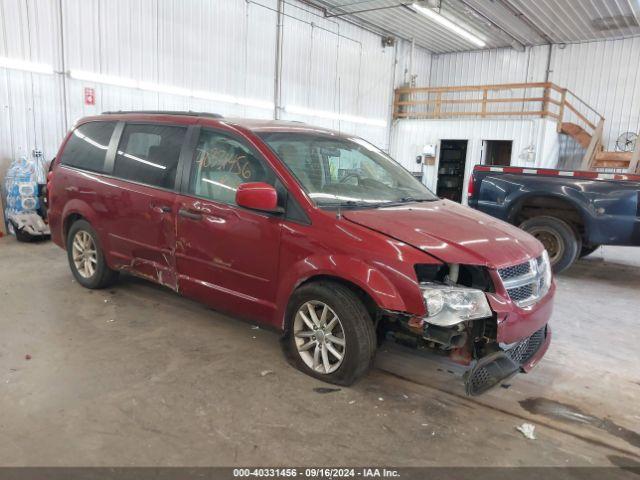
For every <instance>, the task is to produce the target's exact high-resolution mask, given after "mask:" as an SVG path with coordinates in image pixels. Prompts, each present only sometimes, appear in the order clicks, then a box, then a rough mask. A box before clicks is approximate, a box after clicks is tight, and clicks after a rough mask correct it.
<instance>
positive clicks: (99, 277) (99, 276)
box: [67, 220, 118, 288]
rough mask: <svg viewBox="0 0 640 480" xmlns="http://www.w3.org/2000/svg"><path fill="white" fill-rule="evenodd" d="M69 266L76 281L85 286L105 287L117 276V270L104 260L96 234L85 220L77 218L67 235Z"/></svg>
mask: <svg viewBox="0 0 640 480" xmlns="http://www.w3.org/2000/svg"><path fill="white" fill-rule="evenodd" d="M67 256H68V257H69V267H71V272H72V273H73V276H74V277H75V278H76V280H77V281H78V283H79V284H80V285H82V286H83V287H86V288H105V287H108V286H109V285H111V284H112V283H113V282H115V281H116V279H117V278H118V272H117V271H115V270H112V269H110V268H109V266H108V265H107V263H106V262H105V259H104V255H103V253H102V249H101V248H100V241H99V240H98V235H97V234H96V232H95V230H94V229H93V227H92V226H91V224H90V223H89V222H87V221H86V220H78V221H76V222H74V223H73V224H72V225H71V228H69V234H68V235H67Z"/></svg>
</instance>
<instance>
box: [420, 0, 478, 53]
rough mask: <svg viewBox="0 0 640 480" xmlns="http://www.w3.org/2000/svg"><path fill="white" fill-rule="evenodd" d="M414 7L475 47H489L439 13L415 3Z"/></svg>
mask: <svg viewBox="0 0 640 480" xmlns="http://www.w3.org/2000/svg"><path fill="white" fill-rule="evenodd" d="M412 7H413V8H414V9H415V10H416V12H418V13H421V14H422V15H424V16H425V17H427V18H429V19H431V20H433V21H434V22H436V23H439V24H440V25H442V26H443V27H445V28H447V29H449V30H451V31H452V32H453V33H457V34H458V35H459V36H461V37H462V38H464V39H465V40H468V41H469V42H471V43H473V44H474V45H476V46H478V47H480V48H482V47H485V46H486V45H487V44H486V42H485V41H484V40H482V39H481V38H479V37H476V36H475V35H474V34H473V33H470V32H468V31H466V30H465V29H464V28H462V27H459V26H458V25H456V24H455V23H453V22H452V21H451V20H449V19H448V18H446V17H443V16H442V15H440V14H439V13H437V12H435V11H433V10H431V9H430V8H425V7H423V6H421V5H418V4H417V3H414V4H413V5H412Z"/></svg>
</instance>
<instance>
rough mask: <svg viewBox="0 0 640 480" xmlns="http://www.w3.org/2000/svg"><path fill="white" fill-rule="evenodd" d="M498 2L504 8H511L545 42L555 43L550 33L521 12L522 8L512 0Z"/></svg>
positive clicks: (499, 0)
mask: <svg viewBox="0 0 640 480" xmlns="http://www.w3.org/2000/svg"><path fill="white" fill-rule="evenodd" d="M498 2H499V3H500V5H502V6H503V7H504V8H506V9H507V10H509V11H510V12H511V13H512V14H513V15H515V16H516V17H517V18H519V19H520V20H522V21H523V22H524V23H526V24H527V26H528V27H529V28H531V29H532V30H533V31H534V32H536V33H537V34H538V35H539V36H540V38H542V39H543V40H544V41H545V42H547V43H548V44H552V43H554V42H553V40H552V39H551V37H549V35H547V33H546V32H545V31H544V30H542V29H541V28H540V27H538V25H536V24H535V23H534V22H533V21H532V20H530V19H529V17H527V16H526V15H525V14H524V13H523V12H521V11H520V9H518V8H517V7H515V6H514V5H513V4H512V3H511V1H510V0H498Z"/></svg>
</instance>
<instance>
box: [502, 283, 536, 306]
mask: <svg viewBox="0 0 640 480" xmlns="http://www.w3.org/2000/svg"><path fill="white" fill-rule="evenodd" d="M508 291H509V297H511V300H513V301H514V302H522V301H524V300H527V299H528V298H530V297H531V296H532V295H533V284H529V285H524V286H522V287H516V288H510V289H509V290H508Z"/></svg>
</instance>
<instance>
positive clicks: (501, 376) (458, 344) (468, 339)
mask: <svg viewBox="0 0 640 480" xmlns="http://www.w3.org/2000/svg"><path fill="white" fill-rule="evenodd" d="M554 294H555V283H553V284H552V285H551V288H550V289H549V291H548V293H547V294H546V295H545V296H544V297H543V298H541V299H540V301H538V302H537V303H535V304H533V305H530V306H527V307H519V306H517V305H516V304H515V303H513V302H511V301H510V299H509V298H508V296H506V295H500V294H499V293H487V299H488V300H489V304H490V306H491V310H492V312H493V317H491V318H486V319H480V320H471V321H467V322H461V323H460V324H457V325H453V326H451V327H441V326H437V325H432V324H430V323H428V322H427V320H426V319H425V318H423V317H411V316H408V315H397V314H396V315H395V320H396V321H395V322H391V323H390V324H388V327H389V329H388V330H387V335H388V336H390V337H393V338H394V339H395V341H396V342H399V343H402V344H404V345H407V346H413V347H418V348H425V347H426V348H428V349H430V350H433V351H435V352H437V353H440V354H445V355H447V356H448V357H449V359H450V360H452V361H454V362H456V363H458V364H461V365H466V366H468V367H469V370H468V371H467V372H466V373H465V375H464V381H465V390H466V393H467V394H468V395H479V394H481V393H483V392H485V391H487V390H488V389H490V388H491V387H493V386H495V385H497V384H498V383H500V382H502V381H503V380H505V379H506V378H508V377H510V376H511V375H513V374H515V373H518V372H524V373H526V372H529V371H530V370H531V369H532V368H533V367H534V366H535V365H536V364H537V363H538V362H539V361H540V359H541V358H542V357H543V356H544V354H545V353H546V351H547V349H548V348H549V344H550V342H551V330H550V328H549V326H548V321H549V318H550V317H551V314H552V312H553V297H554ZM388 313H389V314H390V315H389V317H390V318H393V317H394V315H391V313H392V312H388Z"/></svg>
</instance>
